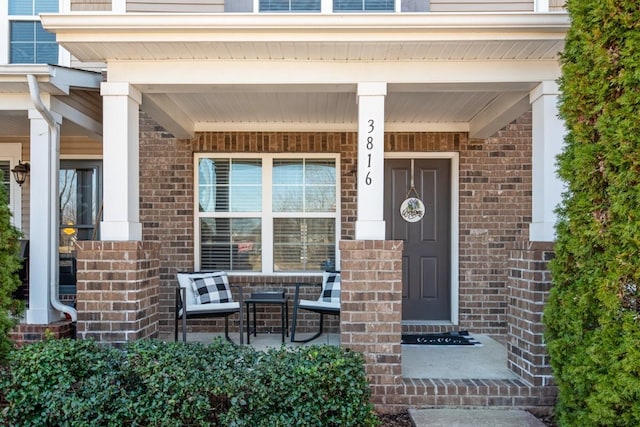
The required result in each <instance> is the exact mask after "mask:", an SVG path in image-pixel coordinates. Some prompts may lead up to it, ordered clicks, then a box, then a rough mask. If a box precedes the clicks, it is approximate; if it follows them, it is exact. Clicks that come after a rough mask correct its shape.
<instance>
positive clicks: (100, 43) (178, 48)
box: [41, 13, 569, 62]
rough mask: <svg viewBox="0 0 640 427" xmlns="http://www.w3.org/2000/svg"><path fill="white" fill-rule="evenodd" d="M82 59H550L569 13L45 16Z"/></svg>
mask: <svg viewBox="0 0 640 427" xmlns="http://www.w3.org/2000/svg"><path fill="white" fill-rule="evenodd" d="M41 19H42V22H43V25H44V27H45V28H46V29H47V30H49V31H52V32H54V33H55V34H56V40H57V41H58V43H60V44H61V45H62V46H64V47H65V48H66V49H68V50H70V51H71V53H72V54H73V55H74V56H76V57H77V58H78V59H80V60H81V61H87V62H88V61H110V60H135V59H143V60H167V59H233V60H237V59H297V60H420V59H422V60H430V59H449V60H476V59H551V58H555V57H557V53H558V52H559V51H561V50H562V48H563V40H564V36H565V33H566V30H567V29H568V27H569V18H568V16H567V15H566V14H564V13H502V14H495V13H475V14H465V13H425V14H332V15H313V14H281V15H280V14H273V15H262V14H261V15H258V14H197V15H195V14H194V15H191V14H174V15H171V14H124V15H116V14H110V13H73V14H69V15H59V14H56V15H48V14H44V15H42V16H41Z"/></svg>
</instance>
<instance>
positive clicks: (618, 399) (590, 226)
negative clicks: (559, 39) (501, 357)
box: [544, 0, 640, 426]
mask: <svg viewBox="0 0 640 427" xmlns="http://www.w3.org/2000/svg"><path fill="white" fill-rule="evenodd" d="M567 9H568V11H569V14H570V17H571V27H570V29H569V32H568V35H567V39H566V47H565V50H564V52H563V54H562V58H561V60H562V77H561V79H560V89H561V93H562V95H561V98H560V104H559V108H560V116H561V117H562V118H563V119H564V120H565V123H566V126H567V135H566V138H565V143H566V145H565V149H564V151H563V153H562V154H561V155H560V157H559V159H558V166H559V175H560V177H561V178H562V179H563V181H564V182H565V184H566V191H565V194H564V196H563V201H562V203H561V206H560V207H559V208H558V214H559V215H558V217H559V221H558V225H557V241H556V257H555V259H554V260H553V261H552V262H551V265H550V268H551V273H552V276H553V282H554V286H553V288H552V291H551V295H550V298H549V301H548V304H547V306H546V309H545V313H544V323H545V326H546V332H545V339H546V342H547V345H548V349H549V353H550V356H551V366H552V368H553V373H554V378H555V379H556V382H557V384H558V388H559V397H558V403H557V407H556V416H557V419H558V423H559V424H560V425H566V426H638V425H640V299H639V298H640V292H639V289H638V284H639V283H640V25H639V24H638V23H640V7H639V6H638V2H637V0H617V1H613V0H568V2H567Z"/></svg>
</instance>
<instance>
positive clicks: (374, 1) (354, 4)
mask: <svg viewBox="0 0 640 427" xmlns="http://www.w3.org/2000/svg"><path fill="white" fill-rule="evenodd" d="M394 10H395V1H394V0H333V11H334V12H393V11H394Z"/></svg>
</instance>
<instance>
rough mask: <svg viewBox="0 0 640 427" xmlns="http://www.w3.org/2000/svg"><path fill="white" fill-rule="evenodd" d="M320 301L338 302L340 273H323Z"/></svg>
mask: <svg viewBox="0 0 640 427" xmlns="http://www.w3.org/2000/svg"><path fill="white" fill-rule="evenodd" d="M320 301H324V302H338V303H339V302H340V273H338V272H328V271H325V272H324V273H323V274H322V293H321V294H320Z"/></svg>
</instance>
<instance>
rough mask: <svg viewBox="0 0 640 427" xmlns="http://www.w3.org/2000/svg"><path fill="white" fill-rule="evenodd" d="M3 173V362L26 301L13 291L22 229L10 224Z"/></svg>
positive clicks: (0, 176)
mask: <svg viewBox="0 0 640 427" xmlns="http://www.w3.org/2000/svg"><path fill="white" fill-rule="evenodd" d="M3 183H4V174H3V172H2V171H0V364H1V363H2V361H3V360H5V358H6V356H7V353H8V352H9V351H10V349H11V348H12V346H13V343H12V342H11V341H10V340H9V332H11V330H12V329H13V328H14V327H15V326H16V324H17V321H18V316H19V315H20V314H22V311H23V308H24V307H23V304H22V302H20V301H18V300H16V299H15V298H14V297H13V295H14V293H15V291H16V290H17V289H18V287H19V286H20V285H21V282H20V278H19V277H18V271H19V270H20V266H21V262H22V260H21V259H20V237H21V234H20V231H18V230H17V229H16V228H15V227H14V226H13V225H12V224H11V211H10V210H9V204H8V200H9V198H8V195H7V191H6V189H5V187H4V184H3Z"/></svg>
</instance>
